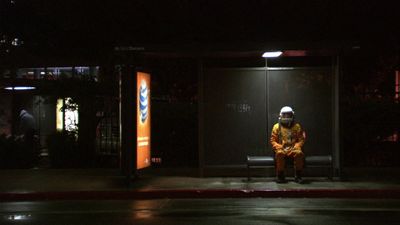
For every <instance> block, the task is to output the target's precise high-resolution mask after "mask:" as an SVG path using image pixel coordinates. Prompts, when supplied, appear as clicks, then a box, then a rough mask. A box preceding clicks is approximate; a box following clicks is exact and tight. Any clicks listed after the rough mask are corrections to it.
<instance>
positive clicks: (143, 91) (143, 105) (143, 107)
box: [139, 82, 149, 123]
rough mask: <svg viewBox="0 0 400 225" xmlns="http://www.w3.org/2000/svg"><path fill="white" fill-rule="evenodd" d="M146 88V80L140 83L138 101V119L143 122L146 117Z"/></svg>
mask: <svg viewBox="0 0 400 225" xmlns="http://www.w3.org/2000/svg"><path fill="white" fill-rule="evenodd" d="M148 96H149V94H148V90H147V85H146V82H142V84H141V85H140V97H139V98H140V103H139V108H140V121H142V123H144V122H145V121H146V119H147V114H148V108H149V107H148Z"/></svg>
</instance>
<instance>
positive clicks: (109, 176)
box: [0, 169, 400, 201]
mask: <svg viewBox="0 0 400 225" xmlns="http://www.w3.org/2000/svg"><path fill="white" fill-rule="evenodd" d="M160 174H163V173H161V172H160V173H159V172H158V170H157V169H154V170H151V171H147V172H143V173H141V175H140V176H139V178H137V179H135V180H134V181H132V185H131V187H128V186H127V185H126V183H125V182H126V179H125V177H124V176H122V175H121V174H120V172H119V170H117V169H38V170H33V169H31V170H0V180H1V183H0V201H13V200H16V201H17V200H18V201H24V200H35V201H38V200H41V199H47V200H62V199H77V200H79V199H88V200H90V199H154V198H247V197H265V198H267V197H269V198H270V197H296V198H301V197H310V198H329V197H333V198H400V181H398V180H396V179H386V180H376V179H374V178H371V177H369V178H364V179H354V180H351V179H350V180H348V181H338V180H336V181H330V180H327V179H326V178H319V177H306V178H305V180H306V183H305V184H302V185H300V184H297V183H294V182H292V181H290V177H289V178H288V179H289V182H288V183H286V184H277V183H275V182H274V180H273V178H266V177H256V178H253V179H252V180H251V181H249V182H248V181H247V180H246V178H245V177H195V176H188V175H180V176H170V175H165V174H164V175H160Z"/></svg>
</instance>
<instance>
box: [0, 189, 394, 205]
mask: <svg viewBox="0 0 400 225" xmlns="http://www.w3.org/2000/svg"><path fill="white" fill-rule="evenodd" d="M164 198H168V199H189V198H190V199H205V198H347V199H400V190H398V189H367V190H366V189H318V190H317V189H311V190H310V189H289V190H287V189H285V190H238V189H234V190H233V189H206V190H195V189H191V190H147V191H139V190H132V191H70V192H29V193H10V192H6V193H0V202H7V201H8V202H10V201H57V200H145V199H164Z"/></svg>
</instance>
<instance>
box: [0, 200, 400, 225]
mask: <svg viewBox="0 0 400 225" xmlns="http://www.w3.org/2000/svg"><path fill="white" fill-rule="evenodd" d="M0 224H38V225H39V224H40V225H46V224H49V225H50V224H51V225H75V224H79V225H81V224H88V225H91V224H96V225H97V224H102V225H105V224H166V225H170V224H203V225H219V224H230V225H235V224H243V225H244V224H246V225H252V224H254V225H256V224H263V225H268V224H274V225H280V224H289V225H290V224H307V225H312V224H322V225H330V224H335V225H338V224H346V225H352V224H363V225H369V224H385V225H390V224H400V200H399V199H396V200H395V199H323V198H322V199H312V198H311V199H310V198H307V199H306V198H301V199H290V198H267V199H265V198H252V199H229V198H227V199H226V198H225V199H153V200H118V201H116V200H107V201H98V200H96V201H50V202H44V201H43V202H42V201H35V202H2V203H1V204H0Z"/></svg>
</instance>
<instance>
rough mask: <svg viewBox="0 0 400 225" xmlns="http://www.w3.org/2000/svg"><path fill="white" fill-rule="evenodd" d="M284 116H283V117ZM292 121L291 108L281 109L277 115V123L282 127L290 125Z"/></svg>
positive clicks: (292, 113)
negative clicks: (282, 125)
mask: <svg viewBox="0 0 400 225" xmlns="http://www.w3.org/2000/svg"><path fill="white" fill-rule="evenodd" d="M284 114H285V115H284ZM293 120H294V111H293V109H292V108H291V107H289V106H285V107H282V109H281V111H280V113H279V122H280V123H282V124H284V125H289V126H290V125H291V123H292V122H293Z"/></svg>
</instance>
